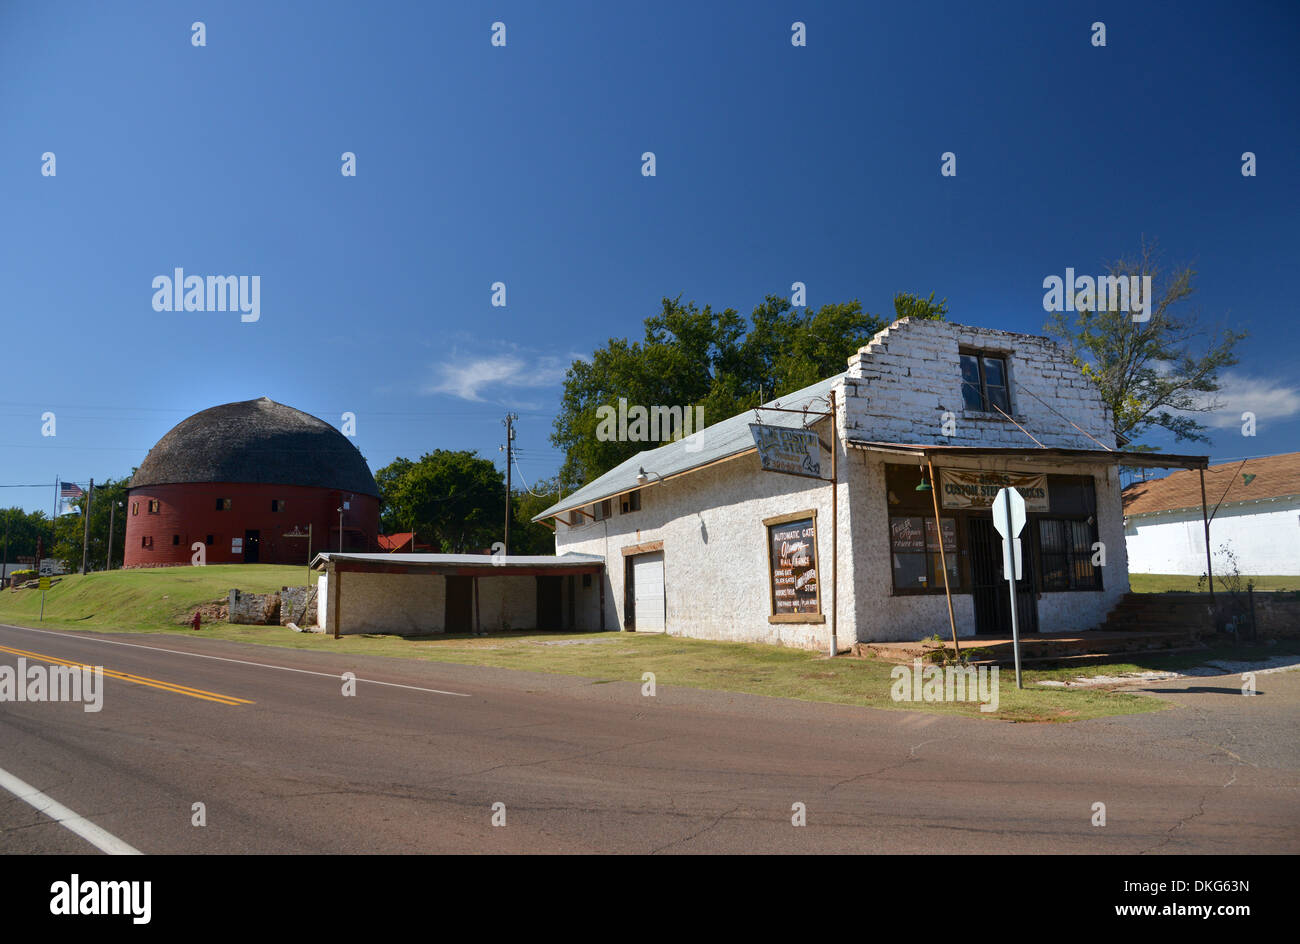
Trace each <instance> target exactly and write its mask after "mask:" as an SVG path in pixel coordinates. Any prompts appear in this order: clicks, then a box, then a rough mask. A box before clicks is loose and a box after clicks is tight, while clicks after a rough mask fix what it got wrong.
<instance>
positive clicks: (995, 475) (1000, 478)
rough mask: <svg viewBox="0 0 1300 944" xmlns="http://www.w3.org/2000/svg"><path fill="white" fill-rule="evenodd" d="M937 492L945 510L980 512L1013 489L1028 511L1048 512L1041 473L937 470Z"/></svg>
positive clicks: (1045, 478) (1045, 481) (1043, 479)
mask: <svg viewBox="0 0 1300 944" xmlns="http://www.w3.org/2000/svg"><path fill="white" fill-rule="evenodd" d="M939 488H940V495H941V500H942V503H943V507H944V508H970V509H976V510H982V509H985V508H992V507H993V499H995V498H997V495H998V492H999V491H1001V490H1002V489H1004V488H1014V489H1015V490H1016V491H1018V492H1019V493H1020V495H1021V497H1022V498H1024V500H1025V508H1026V510H1028V511H1036V512H1045V511H1047V510H1049V498H1048V494H1047V475H1046V473H1042V472H1035V473H1026V472H981V471H979V470H977V469H940V470H939Z"/></svg>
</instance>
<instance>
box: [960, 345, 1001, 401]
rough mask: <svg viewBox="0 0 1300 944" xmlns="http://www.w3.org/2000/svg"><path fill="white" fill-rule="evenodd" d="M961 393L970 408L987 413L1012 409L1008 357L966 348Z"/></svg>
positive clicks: (963, 356) (962, 368)
mask: <svg viewBox="0 0 1300 944" xmlns="http://www.w3.org/2000/svg"><path fill="white" fill-rule="evenodd" d="M961 396H962V402H963V403H965V405H966V409H968V410H980V411H981V412H984V413H996V412H997V411H998V410H1001V411H1002V412H1003V413H1008V414H1009V413H1010V412H1011V397H1010V396H1009V394H1008V388H1007V360H1006V358H1005V357H1002V356H1001V355H999V354H984V353H982V352H979V351H963V352H962V355H961Z"/></svg>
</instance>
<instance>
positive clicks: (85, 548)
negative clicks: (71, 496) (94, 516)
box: [37, 479, 95, 574]
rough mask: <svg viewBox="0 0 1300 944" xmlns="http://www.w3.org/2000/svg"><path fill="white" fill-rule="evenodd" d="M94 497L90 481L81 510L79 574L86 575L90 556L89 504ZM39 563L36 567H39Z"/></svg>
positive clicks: (92, 480)
mask: <svg viewBox="0 0 1300 944" xmlns="http://www.w3.org/2000/svg"><path fill="white" fill-rule="evenodd" d="M94 497H95V480H94V479H91V480H90V489H89V490H88V491H87V492H86V507H85V508H84V509H82V515H83V516H84V520H83V521H82V522H81V572H82V574H85V573H86V568H87V566H88V564H87V562H88V561H89V556H88V555H89V554H90V503H91V501H92V500H93V499H94ZM39 566H40V564H39V562H38V563H37V567H39Z"/></svg>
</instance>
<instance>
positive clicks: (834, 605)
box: [830, 390, 856, 659]
mask: <svg viewBox="0 0 1300 944" xmlns="http://www.w3.org/2000/svg"><path fill="white" fill-rule="evenodd" d="M830 401H831V653H830V655H831V658H832V659H834V658H835V657H836V656H837V655H838V654H839V649H840V639H839V633H838V624H837V623H836V621H835V618H836V616H837V615H838V614H839V611H840V506H839V496H840V474H839V455H840V423H839V415H838V414H837V413H836V411H835V391H834V390H832V391H831V392H830ZM845 458H847V456H846V457H845ZM855 636H856V633H855Z"/></svg>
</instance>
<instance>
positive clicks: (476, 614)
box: [474, 574, 482, 636]
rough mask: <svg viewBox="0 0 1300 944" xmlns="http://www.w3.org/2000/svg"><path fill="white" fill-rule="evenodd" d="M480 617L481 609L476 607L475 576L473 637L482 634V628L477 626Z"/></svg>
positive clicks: (476, 590)
mask: <svg viewBox="0 0 1300 944" xmlns="http://www.w3.org/2000/svg"><path fill="white" fill-rule="evenodd" d="M481 615H482V609H481V608H480V607H479V605H478V575H477V574H476V575H475V576H474V635H475V636H478V635H480V633H481V632H482V627H481V626H480V625H479V624H480V617H481Z"/></svg>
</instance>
